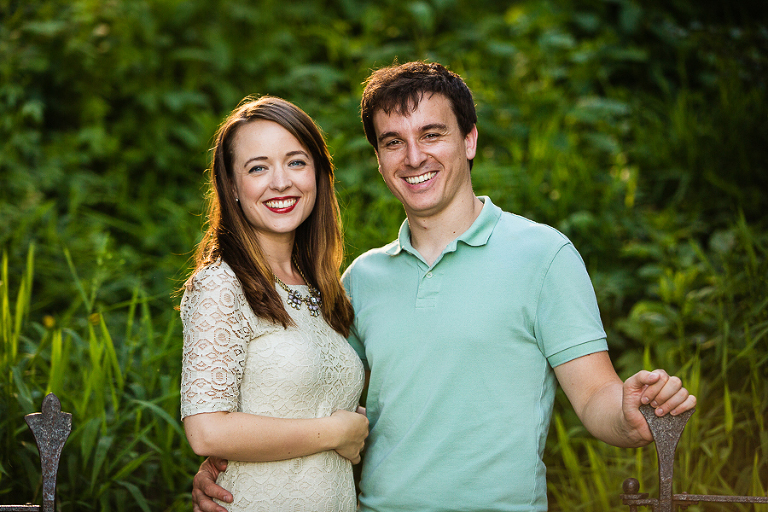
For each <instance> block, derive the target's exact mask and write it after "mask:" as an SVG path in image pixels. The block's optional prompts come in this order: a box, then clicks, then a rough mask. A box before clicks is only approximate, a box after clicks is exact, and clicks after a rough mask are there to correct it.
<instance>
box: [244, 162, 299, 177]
mask: <svg viewBox="0 0 768 512" xmlns="http://www.w3.org/2000/svg"><path fill="white" fill-rule="evenodd" d="M306 165H307V162H305V161H304V160H291V161H290V162H288V167H294V168H297V167H304V166H306ZM266 170H267V166H266V165H255V166H253V167H251V168H250V169H248V173H249V174H255V173H259V172H263V171H266Z"/></svg>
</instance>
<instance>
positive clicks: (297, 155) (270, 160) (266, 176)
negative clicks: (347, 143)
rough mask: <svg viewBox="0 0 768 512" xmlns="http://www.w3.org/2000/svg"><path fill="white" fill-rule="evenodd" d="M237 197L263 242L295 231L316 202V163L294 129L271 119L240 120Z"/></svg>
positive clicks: (235, 158)
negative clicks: (295, 134) (243, 122)
mask: <svg viewBox="0 0 768 512" xmlns="http://www.w3.org/2000/svg"><path fill="white" fill-rule="evenodd" d="M233 151H234V155H233V162H232V164H233V165H232V170H233V173H234V180H235V190H234V192H235V197H237V198H238V199H239V201H240V206H241V207H242V209H243V213H244V214H245V217H246V219H248V222H249V223H250V224H251V226H252V227H253V229H254V230H255V231H256V236H257V237H258V238H259V240H260V241H262V242H264V241H267V240H270V239H274V240H279V239H282V240H285V239H291V240H292V237H293V236H294V233H295V231H296V228H297V227H298V226H299V225H300V224H301V223H302V222H304V221H305V220H306V219H307V217H309V214H310V213H312V208H314V206H315V198H316V196H317V185H316V183H315V163H314V160H313V159H312V157H311V156H310V153H309V151H308V150H307V149H306V148H305V147H304V146H303V145H302V144H301V143H300V142H299V140H298V139H297V138H296V137H294V136H293V135H291V133H290V132H289V131H288V130H286V129H285V128H283V127H282V126H280V125H279V124H277V123H275V122H273V121H266V120H261V119H259V120H255V121H251V122H249V123H247V124H245V125H243V126H241V127H240V128H239V129H238V130H237V133H236V134H235V139H234V141H233Z"/></svg>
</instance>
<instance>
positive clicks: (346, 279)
mask: <svg viewBox="0 0 768 512" xmlns="http://www.w3.org/2000/svg"><path fill="white" fill-rule="evenodd" d="M353 267H354V263H353V264H352V265H351V266H350V267H349V268H347V270H346V272H344V275H342V276H341V282H342V284H343V285H344V289H345V290H346V292H347V297H349V301H350V302H351V303H352V307H353V308H354V309H355V311H357V308H356V305H355V300H354V299H355V297H354V294H353V291H352V288H353V285H352V272H353ZM357 318H358V317H357V315H355V320H354V321H353V322H352V325H351V326H350V328H349V336H348V337H347V342H348V343H349V344H350V346H351V347H352V348H353V349H354V351H355V352H357V356H358V357H359V358H360V360H361V361H362V362H363V367H364V368H365V370H366V371H368V370H370V368H369V367H368V359H367V358H366V357H365V346H364V345H363V342H362V341H361V340H360V336H359V334H358V331H357Z"/></svg>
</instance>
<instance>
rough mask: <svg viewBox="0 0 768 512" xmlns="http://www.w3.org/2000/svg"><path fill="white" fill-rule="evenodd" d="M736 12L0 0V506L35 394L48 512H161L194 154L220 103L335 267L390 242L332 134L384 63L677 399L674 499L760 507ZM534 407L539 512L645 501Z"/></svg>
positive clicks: (750, 161)
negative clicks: (540, 227) (287, 171)
mask: <svg viewBox="0 0 768 512" xmlns="http://www.w3.org/2000/svg"><path fill="white" fill-rule="evenodd" d="M762 4H763V3H761V2H751V1H746V2H738V3H735V4H733V5H731V4H727V5H725V4H722V3H715V2H711V3H708V2H690V1H689V0H676V1H674V2H668V3H664V4H656V3H647V2H646V3H640V2H635V1H632V0H582V1H573V0H545V1H529V0H523V1H520V2H514V3H507V2H495V1H491V0H477V1H475V2H459V1H456V0H420V1H415V2H406V3H403V2H395V1H393V0H384V1H379V2H369V1H352V0H333V1H330V2H320V1H317V0H302V1H300V2H277V1H274V0H265V1H262V2H258V3H253V2H250V3H249V2H245V1H242V0H219V1H217V2H207V1H202V0H187V1H180V0H130V1H129V0H107V1H102V2H97V1H92V0H71V1H68V2H63V1H60V0H30V1H26V2H19V1H18V0H0V20H2V23H0V219H2V221H0V246H2V251H3V260H2V277H1V279H2V283H1V284H0V301H2V302H1V304H0V308H1V311H0V314H1V318H0V322H1V323H0V333H1V334H2V339H1V340H0V438H1V440H0V442H1V443H2V453H1V454H0V501H5V502H9V501H13V502H15V501H18V497H19V496H23V497H25V498H22V499H27V498H26V497H27V496H28V497H29V498H32V497H33V495H34V494H35V492H38V493H39V489H38V481H39V469H38V459H37V454H36V450H35V448H34V445H33V442H32V439H31V436H30V435H29V434H28V432H27V431H26V427H25V426H24V424H23V420H22V417H23V415H24V414H26V413H29V412H33V411H36V410H38V409H39V407H40V404H41V400H42V397H43V396H44V394H45V393H46V392H48V391H54V392H56V393H57V395H58V396H59V397H60V398H61V400H62V404H63V407H64V410H67V411H70V412H72V413H73V414H74V431H73V434H72V436H71V437H70V439H69V441H68V443H67V445H66V447H65V450H64V454H63V457H62V460H63V463H62V470H61V473H60V503H61V509H62V510H75V509H77V510H89V509H99V510H175V509H182V508H184V509H189V501H188V500H189V496H188V490H189V487H190V481H191V476H192V474H193V473H194V471H195V466H196V465H197V463H198V459H197V458H196V457H194V455H193V454H192V453H191V451H190V450H189V448H188V446H187V444H186V441H185V439H184V436H183V433H182V432H181V427H180V424H179V422H178V414H177V410H178V400H179V397H178V393H179V391H178V387H179V386H178V382H179V367H180V355H181V342H180V338H181V333H180V325H179V322H178V316H177V313H176V312H175V311H174V310H173V306H174V305H175V302H176V301H177V300H178V299H177V298H173V297H172V293H173V290H175V289H177V288H178V287H179V284H180V282H182V281H183V279H184V277H185V272H186V270H185V265H186V260H187V258H188V256H189V254H190V252H191V250H192V248H193V247H194V244H195V243H196V241H197V240H198V239H199V237H200V233H201V228H202V222H203V219H202V218H201V216H200V212H201V211H202V195H203V190H202V188H201V185H202V183H203V181H204V169H205V168H206V166H207V159H208V153H207V150H208V148H209V146H210V141H211V136H212V134H213V132H214V131H215V129H216V126H217V124H218V123H219V122H220V120H221V119H222V118H223V117H224V116H225V115H226V113H227V112H228V111H230V110H231V109H232V108H234V106H235V105H236V104H237V103H238V102H239V101H240V100H241V99H242V98H243V97H244V96H246V95H248V94H259V95H260V94H274V95H278V96H282V97H285V98H287V99H289V100H291V101H294V102H295V103H297V104H298V105H299V106H301V107H302V108H304V109H305V110H306V111H307V112H308V113H309V114H310V115H311V116H313V117H314V118H315V119H316V120H317V121H318V123H319V124H320V125H321V126H322V127H323V129H324V130H325V132H326V136H327V140H328V143H329V146H330V148H331V150H332V153H333V155H334V162H335V164H336V166H337V179H338V182H337V191H338V195H339V198H340V201H341V204H342V209H343V212H342V215H343V219H344V223H345V232H346V240H347V248H348V256H347V262H349V261H351V258H353V257H355V256H357V255H359V254H360V253H362V252H363V251H365V250H367V249H368V248H371V247H374V246H379V245H382V244H384V243H387V242H389V241H390V240H392V239H394V238H395V236H396V233H397V229H398V227H399V225H400V223H401V222H402V220H403V218H404V214H403V211H402V208H401V206H400V205H399V203H397V201H396V200H395V199H394V198H393V197H392V196H391V195H390V194H389V193H388V191H387V189H386V187H385V185H384V184H383V181H382V180H381V178H380V177H379V175H378V172H377V170H376V169H377V165H376V160H375V155H374V153H373V151H372V150H371V148H370V146H369V145H368V143H367V141H366V140H365V138H364V136H363V132H362V127H361V123H360V121H359V117H358V116H359V112H358V104H359V96H360V92H361V90H362V82H363V80H364V79H365V78H366V76H367V75H368V73H369V70H370V69H372V68H376V67H379V66H383V65H388V64H390V63H392V62H393V61H394V60H395V59H398V60H399V61H400V62H405V61H408V60H412V59H428V60H437V61H440V62H442V63H443V64H446V65H447V66H449V67H450V68H451V69H453V70H454V71H457V72H458V73H460V74H461V75H462V76H463V77H465V79H466V80H467V82H468V84H469V85H470V87H471V88H472V90H473V92H474V94H475V99H476V102H477V105H478V114H479V131H480V139H479V152H478V156H477V158H476V160H475V166H474V169H473V175H474V176H473V181H474V186H475V189H476V192H477V193H478V194H487V195H490V196H491V197H492V198H493V200H494V202H495V203H497V204H499V205H500V206H502V207H503V208H504V209H506V210H508V211H512V212H515V213H519V214H521V215H524V216H527V217H530V218H532V219H534V220H537V221H541V222H545V223H548V224H551V225H553V226H555V227H557V228H558V229H560V230H561V231H563V232H564V233H566V234H567V235H568V236H569V237H570V238H571V239H572V240H573V241H574V243H575V244H576V246H577V247H578V248H579V250H580V252H581V254H582V256H583V257H584V260H585V262H586V264H587V266H588V269H589V271H590V274H591V276H592V279H593V282H594V284H595V289H596V292H597V295H598V300H599V303H600V308H601V311H602V314H603V320H604V323H605V326H606V330H607V331H608V333H609V343H610V345H611V350H612V357H613V360H614V362H615V364H616V366H617V368H618V370H619V371H620V373H621V374H622V376H624V377H626V376H628V375H629V374H631V373H634V372H635V371H636V370H638V369H640V368H646V369H651V368H653V367H664V368H667V369H669V370H671V371H673V372H675V373H677V374H679V375H681V376H682V377H683V378H684V379H685V382H686V384H687V385H688V387H689V388H690V389H692V390H693V391H694V392H695V393H696V394H697V396H698V398H699V411H698V412H697V413H696V414H695V415H694V416H693V419H692V420H691V422H690V424H689V426H688V428H687V430H686V434H685V437H684V439H683V441H682V443H681V447H680V455H679V457H680V459H679V464H680V469H678V473H677V474H678V476H679V477H680V478H681V479H682V480H680V481H679V483H678V485H680V486H681V487H683V486H684V487H685V490H687V491H688V492H706V493H738V494H764V493H765V482H768V433H767V430H766V426H765V418H766V417H768V411H766V405H765V404H768V388H767V387H766V382H768V379H767V378H766V377H768V375H766V373H768V356H767V355H766V353H768V351H766V346H768V345H767V344H766V342H767V340H766V332H768V294H766V290H768V286H766V276H767V275H768V267H767V266H766V261H767V259H766V251H768V240H767V239H766V236H767V235H766V233H767V231H766V218H765V214H764V212H765V211H766V208H767V207H768V204H767V202H768V199H767V198H768V196H766V194H765V190H768V183H766V180H768V178H767V177H768V170H767V169H766V164H765V162H766V161H768V150H766V147H765V141H766V140H768V100H766V98H767V97H768V95H767V94H766V88H767V87H768V84H767V83H766V78H767V77H768V73H766V69H768V57H767V56H768V29H767V28H766V27H767V25H768V23H767V22H768V17H766V12H765V10H766V9H765V7H764V6H763V5H762ZM556 411H557V415H556V417H555V419H554V421H553V427H552V432H551V435H550V439H549V444H548V449H547V464H548V467H549V482H550V503H551V508H552V509H553V510H600V511H604V510H608V509H609V508H612V509H619V507H618V493H619V492H620V489H621V481H622V480H623V479H624V478H626V477H627V476H638V477H639V478H640V479H641V481H642V486H643V489H644V490H646V491H648V492H652V490H653V489H654V486H655V485H656V484H655V482H653V477H652V475H654V474H655V473H654V465H655V462H654V460H655V455H654V454H653V450H652V449H649V448H646V449H643V450H622V449H617V448H612V447H608V446H605V445H603V444H601V443H598V442H596V441H594V440H592V439H591V438H590V437H589V436H588V434H587V433H586V432H585V431H584V429H583V427H581V425H580V423H579V421H578V419H577V418H576V417H575V415H574V413H573V411H572V409H571V408H570V406H569V405H568V404H567V401H566V400H565V398H564V397H563V396H559V397H558V407H557V409H556ZM35 489H38V490H37V491H35Z"/></svg>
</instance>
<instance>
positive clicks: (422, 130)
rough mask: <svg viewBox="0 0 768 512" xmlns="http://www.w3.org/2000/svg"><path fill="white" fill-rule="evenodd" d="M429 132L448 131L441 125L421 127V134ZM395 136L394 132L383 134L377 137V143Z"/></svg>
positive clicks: (433, 124) (434, 124)
mask: <svg viewBox="0 0 768 512" xmlns="http://www.w3.org/2000/svg"><path fill="white" fill-rule="evenodd" d="M431 130H437V131H441V132H444V131H446V130H448V125H446V124H443V123H432V124H426V125H424V126H422V127H421V130H420V131H421V132H422V133H423V132H428V131H431ZM397 136H398V134H397V132H396V131H389V132H384V133H382V134H381V135H379V137H378V141H379V142H381V141H383V140H384V139H387V138H389V137H397Z"/></svg>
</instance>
